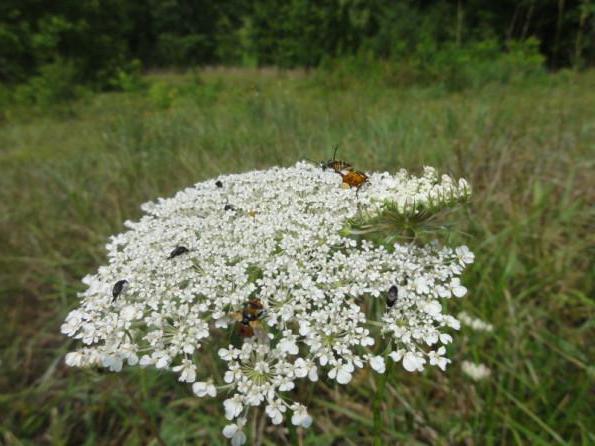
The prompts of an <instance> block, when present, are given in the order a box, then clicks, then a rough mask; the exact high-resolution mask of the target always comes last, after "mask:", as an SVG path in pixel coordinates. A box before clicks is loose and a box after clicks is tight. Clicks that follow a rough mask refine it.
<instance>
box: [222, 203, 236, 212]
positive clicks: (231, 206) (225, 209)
mask: <svg viewBox="0 0 595 446" xmlns="http://www.w3.org/2000/svg"><path fill="white" fill-rule="evenodd" d="M223 210H224V211H235V210H236V207H235V206H234V205H233V204H229V203H227V204H226V205H225V207H224V208H223Z"/></svg>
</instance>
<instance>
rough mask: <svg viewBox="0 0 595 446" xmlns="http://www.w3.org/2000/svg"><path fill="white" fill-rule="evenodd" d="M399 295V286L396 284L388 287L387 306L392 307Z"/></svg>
mask: <svg viewBox="0 0 595 446" xmlns="http://www.w3.org/2000/svg"><path fill="white" fill-rule="evenodd" d="M398 297H399V288H397V286H396V285H393V286H391V287H390V288H389V289H388V293H387V295H386V306H387V307H388V308H391V307H392V306H393V305H394V304H395V302H396V301H397V298H398Z"/></svg>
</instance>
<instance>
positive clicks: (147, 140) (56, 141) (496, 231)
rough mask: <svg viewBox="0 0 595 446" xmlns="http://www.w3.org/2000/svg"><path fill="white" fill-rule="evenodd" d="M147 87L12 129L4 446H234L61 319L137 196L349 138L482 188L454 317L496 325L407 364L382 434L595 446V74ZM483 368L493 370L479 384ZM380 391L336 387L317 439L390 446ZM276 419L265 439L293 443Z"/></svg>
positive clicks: (218, 423)
mask: <svg viewBox="0 0 595 446" xmlns="http://www.w3.org/2000/svg"><path fill="white" fill-rule="evenodd" d="M146 82H147V86H145V87H144V88H140V87H139V88H140V89H139V90H138V91H129V92H126V93H103V94H96V95H88V96H85V97H83V98H81V99H80V100H78V101H77V102H75V103H71V104H65V105H62V106H57V107H56V108H53V109H51V110H44V111H40V110H22V109H12V110H6V111H5V112H4V113H3V116H4V118H3V120H0V293H1V297H0V299H1V300H0V302H1V305H2V307H1V310H2V311H1V312H0V348H1V351H0V361H1V362H0V443H3V444H7V445H21V444H23V445H45V444H51V445H65V444H72V445H81V444H84V445H121V444H125V445H145V444H153V445H156V444H159V445H164V444H167V445H203V444H205V445H206V444H225V442H224V439H223V437H222V436H221V434H220V432H221V429H222V427H223V426H224V425H225V420H224V419H223V416H222V413H223V411H222V407H221V405H220V403H219V402H213V401H211V402H209V401H208V400H199V399H197V398H195V397H193V396H192V394H191V391H190V387H189V386H185V385H183V384H180V383H178V382H177V381H176V378H175V376H174V375H173V374H168V373H159V372H157V371H155V370H139V369H136V368H129V369H127V370H126V371H125V372H124V373H121V374H111V373H108V372H102V371H95V370H84V371H81V370H79V369H70V368H68V367H66V366H65V365H64V362H63V356H64V354H65V352H67V351H68V350H70V349H72V348H73V346H74V344H72V343H71V342H70V341H69V340H67V339H66V338H65V337H64V336H63V335H61V334H60V331H59V327H60V324H61V322H62V321H63V319H64V317H65V316H66V314H67V312H68V311H69V310H70V309H72V308H74V306H75V305H76V303H77V297H76V293H77V291H80V290H81V289H82V284H81V283H80V279H81V278H82V277H83V276H84V275H86V274H87V273H89V272H92V271H94V269H95V268H96V267H97V266H99V265H101V264H102V263H103V262H104V260H105V257H104V250H103V244H104V243H105V241H106V239H107V237H108V236H109V235H111V234H113V233H116V232H119V231H121V230H122V229H123V222H124V221H125V220H127V219H136V218H138V217H139V216H140V210H139V204H141V203H143V202H145V201H148V200H152V199H154V198H156V197H159V196H169V195H171V194H173V193H174V192H175V191H176V190H178V189H180V188H182V187H184V186H186V185H190V184H193V183H195V182H198V181H202V180H205V179H208V178H211V177H213V176H215V175H217V174H219V173H231V172H239V171H247V170H252V169H259V168H265V167H268V166H272V165H291V164H293V163H294V162H295V161H297V160H299V159H303V158H308V159H312V160H322V159H327V158H328V157H329V155H330V148H331V147H332V146H333V145H334V144H340V145H341V157H342V158H344V159H348V160H351V161H353V162H354V163H355V164H356V165H357V166H361V167H362V168H365V169H366V170H369V171H373V170H389V171H392V170H396V169H398V168H401V167H404V168H407V169H411V170H419V169H420V168H421V166H422V165H426V164H427V165H433V166H435V167H437V168H438V169H440V170H442V171H444V172H449V173H452V174H454V175H456V176H463V177H465V178H467V179H468V180H469V181H470V182H471V184H472V186H473V190H474V197H473V201H472V203H471V206H470V207H469V208H468V209H467V210H466V211H465V212H463V213H462V214H461V215H460V216H459V220H458V223H457V225H458V226H457V227H458V228H459V229H461V231H460V232H461V233H460V234H459V233H457V234H455V235H454V237H455V238H457V240H458V241H463V242H464V243H467V244H468V245H469V246H470V247H471V249H472V250H473V251H474V252H475V254H476V263H475V264H474V265H473V267H472V269H471V270H470V271H469V272H468V273H467V275H466V277H465V284H466V286H467V287H468V288H469V290H470V293H469V296H468V298H465V299H463V300H461V301H457V302H453V305H456V308H454V309H453V312H454V313H455V314H456V313H457V312H458V311H461V310H465V311H467V312H468V313H470V314H472V315H475V316H477V317H480V318H482V319H484V320H486V321H488V322H490V323H492V324H493V325H494V327H495V330H494V332H493V333H490V334H483V335H481V334H477V333H474V332H471V331H468V330H465V329H463V330H462V332H461V333H459V334H457V336H456V337H455V343H454V347H453V349H452V352H451V357H452V358H453V364H452V365H451V366H450V368H449V369H447V372H446V373H441V372H440V371H439V370H431V371H427V372H425V373H423V374H416V375H414V374H408V373H406V372H405V371H403V370H402V369H401V368H400V367H399V368H398V369H397V368H395V369H394V373H393V375H392V376H391V377H390V379H389V381H388V383H387V387H386V393H385V398H384V400H383V402H382V405H383V413H384V414H385V417H386V419H385V428H384V432H383V438H384V443H385V444H387V445H392V444H411V445H413V444H432V445H434V444H464V445H483V444H488V445H489V444H533V445H549V444H584V445H588V444H595V429H594V426H595V414H594V412H593V407H595V393H594V390H593V389H594V384H595V382H594V378H595V368H594V366H593V362H592V361H593V358H594V357H595V356H594V354H595V351H594V349H593V344H592V341H593V333H594V329H595V319H594V316H595V304H594V301H593V295H594V289H593V282H594V276H595V270H594V267H593V257H594V255H595V251H594V249H593V246H595V236H594V221H595V211H594V208H593V203H594V200H595V180H594V177H593V168H594V167H595V72H592V71H591V72H585V73H581V74H574V73H560V74H557V75H548V76H545V77H541V78H539V79H535V80H534V81H523V82H521V83H513V84H510V85H496V84H494V85H487V86H485V87H483V88H481V89H468V90H463V91H459V92H449V91H447V90H445V89H444V88H441V87H440V86H433V87H423V88H421V87H419V88H410V89H406V90H405V89H393V88H389V87H386V86H383V85H382V84H381V83H377V82H376V83H372V82H366V81H364V80H362V79H358V78H353V79H342V80H341V81H340V82H338V81H336V80H334V79H333V78H332V77H331V76H328V75H326V76H323V75H319V74H316V73H304V72H279V71H275V70H262V71H251V70H219V69H212V70H206V71H204V72H201V73H199V74H197V73H194V74H184V75H183V74H169V73H165V74H154V75H151V76H149V77H148V78H147V79H146ZM0 119H2V118H0ZM463 359H469V360H473V361H477V362H483V363H485V364H487V365H488V366H489V367H490V368H491V369H492V377H491V378H490V379H488V380H486V381H482V382H477V383H476V382H473V381H471V380H470V379H469V378H467V377H466V376H465V375H464V374H463V373H462V372H461V369H460V362H461V360H463ZM302 390H303V391H304V392H308V389H302ZM373 399H374V381H373V377H372V376H371V375H370V374H369V373H366V372H360V373H359V374H358V375H357V376H356V378H355V383H352V384H351V385H349V386H346V387H341V386H336V385H331V384H324V385H321V386H318V387H317V393H316V396H313V397H312V402H311V403H310V407H311V412H312V415H313V416H314V425H313V426H312V427H311V428H310V429H309V430H305V431H301V430H300V431H298V433H297V436H298V441H299V444H303V445H317V446H318V445H331V444H332V445H343V444H346V445H362V444H370V442H371V439H372V435H373V433H372V432H373V428H372V424H373V422H372V411H371V409H372V407H371V406H372V401H373ZM261 419H263V417H262V413H261V417H260V418H259V420H258V421H257V422H256V423H254V425H252V426H250V429H249V432H248V434H249V442H250V444H283V443H284V442H286V441H288V440H287V438H288V437H287V435H289V434H288V433H287V431H286V430H284V429H283V428H279V427H276V428H269V427H264V425H261V423H260V420H261Z"/></svg>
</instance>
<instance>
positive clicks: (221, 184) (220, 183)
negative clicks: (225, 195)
mask: <svg viewBox="0 0 595 446" xmlns="http://www.w3.org/2000/svg"><path fill="white" fill-rule="evenodd" d="M215 186H217V187H223V183H222V182H221V180H217V181H215Z"/></svg>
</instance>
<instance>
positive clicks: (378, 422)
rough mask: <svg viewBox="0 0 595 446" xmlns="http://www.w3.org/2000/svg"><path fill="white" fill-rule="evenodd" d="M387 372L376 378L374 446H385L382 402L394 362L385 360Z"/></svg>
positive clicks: (373, 408)
mask: <svg viewBox="0 0 595 446" xmlns="http://www.w3.org/2000/svg"><path fill="white" fill-rule="evenodd" d="M385 361H386V363H387V364H386V370H385V371H384V373H380V374H377V376H376V380H375V381H376V396H375V397H374V404H373V407H372V410H373V414H374V446H383V444H384V443H383V441H382V431H383V429H384V418H383V416H382V415H383V414H382V400H383V397H384V389H385V387H386V380H387V379H388V375H389V374H390V371H391V368H392V361H391V360H390V359H388V358H385Z"/></svg>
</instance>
